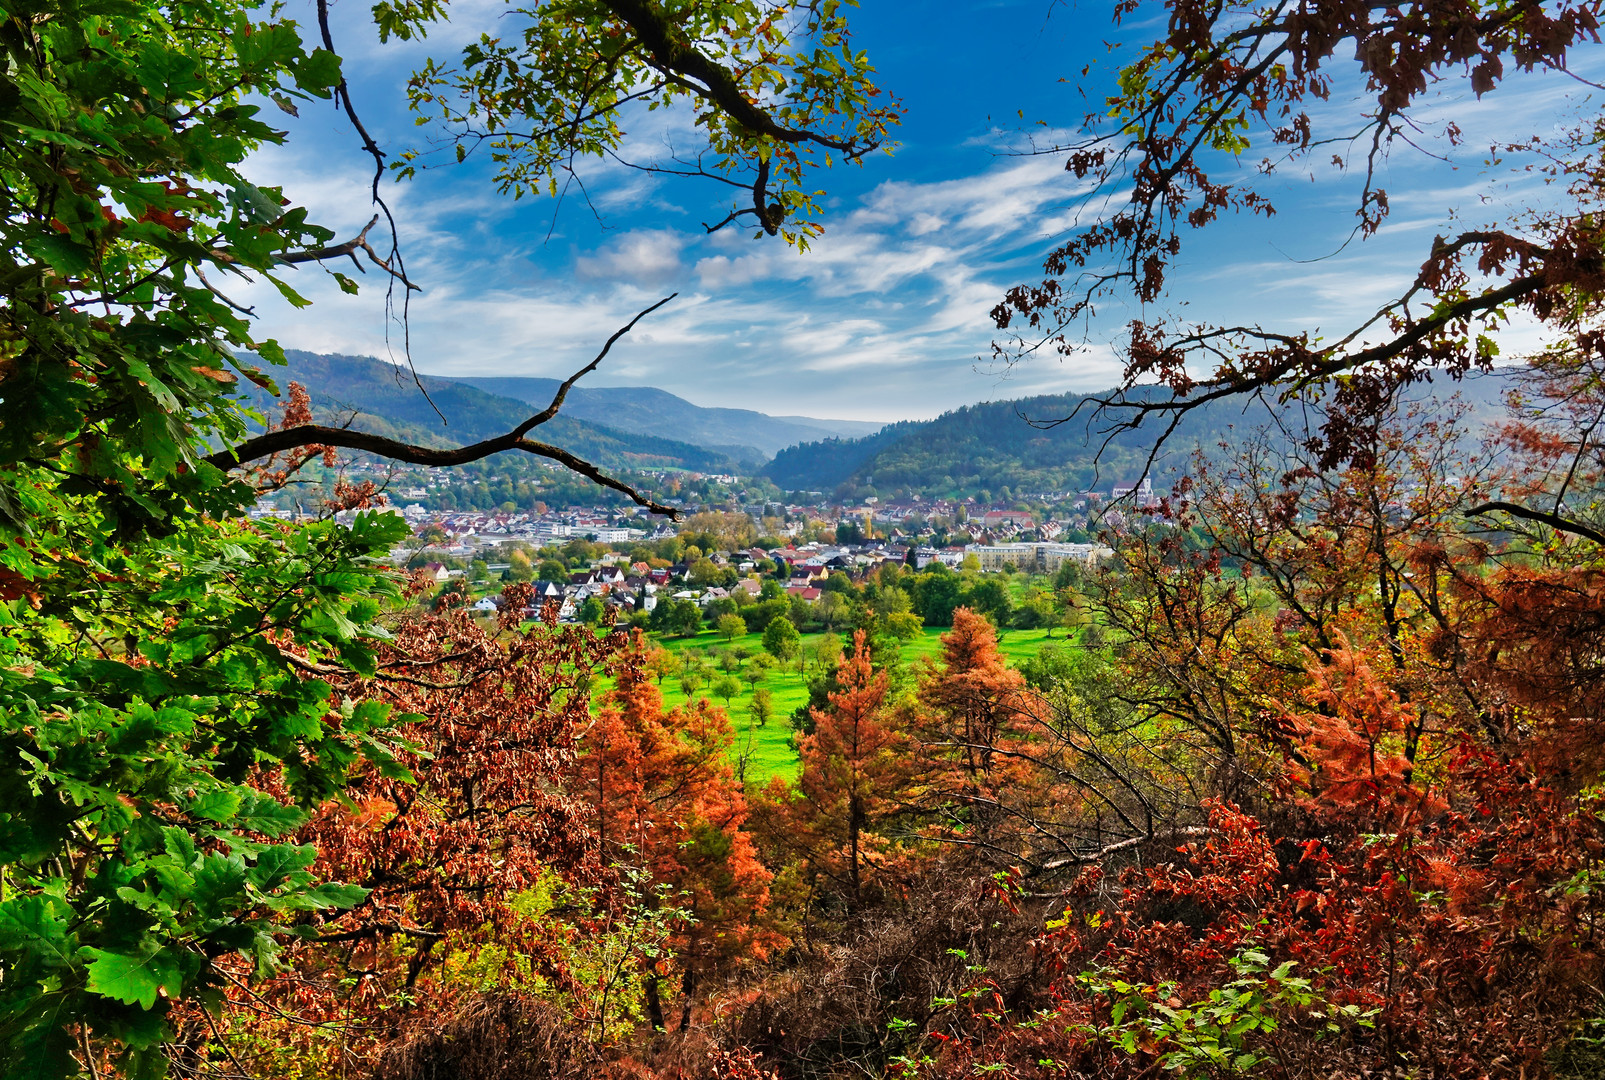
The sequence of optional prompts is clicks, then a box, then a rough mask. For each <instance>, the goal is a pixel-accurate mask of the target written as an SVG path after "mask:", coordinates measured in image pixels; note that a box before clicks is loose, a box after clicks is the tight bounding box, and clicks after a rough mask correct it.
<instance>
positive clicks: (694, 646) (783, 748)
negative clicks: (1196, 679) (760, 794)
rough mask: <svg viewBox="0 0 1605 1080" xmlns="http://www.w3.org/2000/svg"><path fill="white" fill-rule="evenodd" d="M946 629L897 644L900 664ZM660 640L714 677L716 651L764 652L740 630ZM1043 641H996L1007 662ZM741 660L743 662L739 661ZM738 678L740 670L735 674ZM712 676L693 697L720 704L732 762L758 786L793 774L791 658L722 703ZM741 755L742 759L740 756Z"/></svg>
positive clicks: (936, 642) (677, 692) (930, 651)
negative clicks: (702, 661)
mask: <svg viewBox="0 0 1605 1080" xmlns="http://www.w3.org/2000/svg"><path fill="white" fill-rule="evenodd" d="M945 633H947V628H946V627H934V626H928V627H926V628H925V629H924V632H923V633H921V634H920V636H919V637H917V638H915V639H913V640H912V641H909V642H906V643H905V644H904V645H903V648H902V657H903V662H904V663H905V664H909V665H913V664H915V663H917V662H919V661H920V660H921V659H923V658H926V657H935V656H936V655H938V654H939V652H940V651H941V647H942V643H941V640H940V639H941V636H942V635H943V634H945ZM822 636H823V635H821V634H804V635H803V636H802V646H803V651H804V655H805V656H807V655H810V654H811V652H812V650H813V648H814V646H815V645H816V644H817V643H818V641H819V639H820V638H821V637H822ZM836 636H837V638H838V639H839V640H841V641H842V642H843V644H844V645H845V644H846V643H847V642H848V641H849V640H850V639H849V637H848V635H846V634H840V633H839V634H837V635H836ZM652 637H653V640H655V641H656V642H657V643H658V644H659V645H662V646H663V647H664V648H665V649H667V650H669V652H671V653H676V654H679V653H684V652H687V651H694V652H701V653H704V654H705V655H707V656H708V659H709V662H710V664H711V665H712V667H713V671H714V678H717V677H718V675H720V674H723V672H722V671H720V670H719V668H718V665H717V664H716V663H714V662H713V658H714V656H715V655H716V651H717V650H720V649H738V650H740V649H744V650H746V652H747V653H748V654H750V655H757V654H758V653H760V652H762V651H763V635H762V634H743V635H741V636H740V637H737V638H734V639H733V640H731V641H728V642H727V641H726V640H725V639H724V637H723V636H722V635H720V634H718V633H717V632H715V631H713V630H704V631H702V632H701V633H699V634H697V635H696V636H695V637H685V638H677V637H663V638H660V637H658V636H657V635H652ZM1046 640H1048V632H1047V631H1046V630H1008V631H1005V632H1004V634H1003V637H1002V640H1001V641H999V642H998V651H999V652H1001V653H1002V654H1003V656H1004V659H1005V660H1007V661H1008V663H1009V664H1010V665H1011V666H1016V665H1019V664H1020V663H1022V662H1023V661H1025V660H1028V659H1030V658H1031V657H1033V656H1035V655H1036V653H1037V650H1038V649H1040V648H1041V647H1042V643H1043V642H1044V641H1046ZM1054 640H1055V641H1062V640H1064V633H1063V631H1059V632H1057V633H1056V634H1055V636H1054ZM743 665H745V661H743ZM736 674H737V675H738V677H739V674H740V673H739V672H737V673H736ZM710 683H711V680H709V681H705V682H704V684H703V685H702V686H699V687H698V688H697V689H696V691H695V696H696V697H697V698H706V699H707V700H709V701H711V702H713V703H714V704H715V705H718V706H720V707H721V708H723V709H724V710H725V712H726V713H727V714H728V715H729V717H730V727H731V729H732V730H733V731H734V733H735V744H734V745H733V746H732V747H731V750H730V753H731V756H732V758H733V759H735V761H736V762H737V767H738V768H739V769H742V770H743V774H744V776H745V777H746V779H747V781H748V782H749V783H753V784H756V785H759V786H761V785H763V784H765V783H767V782H768V781H769V778H770V777H772V776H781V777H784V778H785V779H787V780H792V779H795V778H796V775H797V764H798V760H797V750H796V747H795V745H794V744H793V738H794V734H795V732H794V730H793V728H792V722H791V717H792V714H793V713H794V712H796V711H797V709H799V708H801V707H802V705H803V704H804V703H806V702H807V700H808V685H807V681H806V677H805V676H803V675H799V674H798V672H797V664H796V662H795V661H791V662H789V663H787V664H786V665H785V667H783V668H777V669H775V670H773V671H771V672H769V674H768V675H767V676H766V677H765V678H764V680H763V681H762V682H760V683H758V684H757V687H753V686H751V685H749V684H748V683H747V682H746V681H745V680H743V681H742V683H741V693H739V694H736V695H734V696H732V697H731V698H730V700H729V702H728V703H727V702H726V701H725V699H724V698H722V697H720V696H718V695H716V694H714V693H712V690H711V685H710ZM659 686H660V688H661V690H662V692H663V699H664V702H665V704H667V705H668V706H670V707H673V706H676V705H684V704H685V703H686V701H687V698H686V695H685V693H684V691H682V690H681V688H680V683H679V680H678V678H676V677H675V676H673V675H670V676H667V677H665V678H664V679H663V681H662V682H661V683H660V684H659ZM760 688H762V689H768V691H769V693H770V698H771V702H772V705H773V713H772V715H771V716H770V719H769V722H768V723H767V724H764V725H762V726H759V725H757V724H755V723H754V722H753V719H752V711H751V710H752V696H753V691H754V690H755V689H760ZM743 759H744V760H743Z"/></svg>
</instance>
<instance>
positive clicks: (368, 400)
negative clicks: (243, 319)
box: [260, 349, 762, 471]
mask: <svg viewBox="0 0 1605 1080" xmlns="http://www.w3.org/2000/svg"><path fill="white" fill-rule="evenodd" d="M285 356H286V357H287V358H288V360H289V362H290V364H289V367H288V368H275V367H271V366H264V369H265V370H266V371H267V373H268V374H269V375H271V376H272V377H273V379H274V380H275V381H276V382H278V384H279V386H280V388H281V389H282V388H283V387H285V386H287V385H288V384H289V383H290V382H291V381H292V380H294V381H295V382H299V383H301V384H302V385H304V386H305V387H306V388H307V392H308V393H309V394H311V395H312V406H313V410H314V412H315V414H316V417H317V420H318V422H320V423H344V422H345V420H346V419H347V418H348V417H354V419H353V421H352V426H353V427H356V428H358V429H360V430H363V431H371V432H374V433H375V434H380V435H386V436H389V437H391V438H398V439H403V440H406V441H408V442H413V443H418V444H420V445H427V446H460V445H462V444H464V443H470V442H475V441H477V440H479V439H484V438H488V437H490V436H492V435H500V434H502V433H503V432H505V431H509V430H511V429H512V428H513V427H515V426H517V425H518V424H519V423H520V422H521V421H523V420H525V419H527V418H528V417H529V415H530V413H531V412H532V411H533V410H531V409H530V408H529V406H528V405H527V404H526V403H525V402H522V401H516V400H514V399H512V398H507V397H499V396H497V395H495V394H491V393H487V392H485V391H484V390H481V389H478V388H476V387H472V386H465V385H463V384H461V383H458V382H456V381H453V380H450V379H442V378H436V377H434V376H431V375H424V376H421V377H420V380H419V381H420V382H422V384H423V388H424V391H427V393H428V396H427V397H426V396H425V394H424V392H423V391H420V389H419V387H418V385H417V383H414V382H413V378H412V373H411V372H409V371H406V370H405V369H399V368H397V367H396V366H395V365H393V364H389V363H385V362H384V361H381V360H375V359H374V358H373V357H370V356H338V355H334V356H326V355H320V354H318V353H309V352H302V351H300V350H297V349H288V350H286V351H285ZM260 397H261V400H262V404H264V405H266V404H267V401H268V398H267V395H266V394H265V393H263V394H261V395H260ZM542 404H543V405H544V404H545V402H543V403H542ZM437 410H438V411H437ZM530 437H531V438H535V439H540V440H541V441H543V442H549V443H552V444H554V445H557V446H561V447H562V448H563V449H565V450H568V451H570V452H571V453H574V454H578V455H579V456H580V457H583V458H585V459H587V460H589V461H591V462H593V463H595V464H597V465H601V466H604V467H606V468H610V469H621V468H643V467H668V468H685V469H696V470H701V471H725V470H730V469H736V468H738V467H740V464H741V463H742V462H743V461H745V462H748V463H749V467H750V466H751V465H753V464H757V463H758V462H759V461H761V460H762V455H757V454H754V453H752V452H751V451H750V448H732V449H735V450H737V453H726V452H722V451H720V450H715V449H710V448H708V447H706V446H699V445H694V444H692V443H688V442H683V441H679V440H675V439H667V438H658V437H655V436H651V435H643V434H638V433H634V432H621V431H618V430H615V429H613V428H610V427H607V426H605V425H603V424H597V423H590V422H587V421H585V420H582V419H579V418H577V417H575V416H572V415H570V413H569V411H568V410H567V409H565V410H564V411H563V412H561V413H559V414H558V415H557V416H556V417H554V418H553V419H552V420H550V421H549V422H547V423H545V424H543V425H541V426H540V427H539V428H537V429H535V430H534V431H532V432H531V433H530Z"/></svg>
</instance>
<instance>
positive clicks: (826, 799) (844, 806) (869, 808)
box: [789, 630, 913, 902]
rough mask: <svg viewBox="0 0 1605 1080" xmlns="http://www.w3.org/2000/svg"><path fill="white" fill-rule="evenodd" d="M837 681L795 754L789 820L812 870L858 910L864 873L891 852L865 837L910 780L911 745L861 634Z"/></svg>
mask: <svg viewBox="0 0 1605 1080" xmlns="http://www.w3.org/2000/svg"><path fill="white" fill-rule="evenodd" d="M836 678H837V681H838V682H839V683H840V684H841V689H840V690H839V691H833V692H832V693H831V694H830V695H829V700H830V706H829V708H826V709H814V710H813V720H814V730H813V733H812V734H810V735H808V736H805V737H804V738H803V740H802V742H801V745H800V746H799V751H800V753H801V757H802V774H801V776H800V778H799V780H798V790H799V793H800V795H801V798H800V799H797V800H794V801H792V802H791V804H790V815H789V817H790V819H791V822H792V824H793V825H794V826H795V829H796V832H795V836H794V839H795V840H796V841H797V842H800V843H802V844H803V845H805V846H806V848H807V849H808V850H807V851H806V855H807V858H808V862H809V864H810V868H811V869H812V870H813V871H814V872H815V873H818V874H822V875H824V876H825V877H826V878H828V879H830V880H833V881H835V882H836V883H837V884H838V885H839V886H841V887H842V888H844V889H845V890H846V891H847V893H848V895H849V896H850V897H851V899H852V900H853V901H854V902H857V901H859V900H860V899H862V898H863V896H864V894H865V885H866V883H865V876H866V871H867V870H869V869H870V868H871V867H873V866H875V865H877V864H879V863H880V862H882V860H883V858H884V856H885V855H886V854H887V849H888V847H889V845H888V844H887V843H886V842H885V840H884V839H882V838H881V837H879V836H876V835H874V834H873V833H872V832H871V829H872V828H873V827H874V826H875V824H876V823H877V822H878V821H879V820H881V819H882V818H884V817H885V816H887V815H888V814H889V813H890V812H892V811H893V810H895V809H896V808H897V807H898V806H900V805H901V804H900V802H899V801H898V800H899V797H900V796H901V794H902V792H903V789H904V787H905V785H906V784H907V783H908V781H909V779H910V777H911V775H912V773H913V769H912V760H911V756H910V747H911V741H910V740H909V738H908V736H907V735H906V734H905V733H904V732H903V731H902V730H900V727H899V725H898V724H897V723H896V720H895V717H894V716H893V715H892V713H891V711H890V710H889V708H888V707H887V702H886V692H887V686H888V683H889V680H888V678H887V676H886V673H885V672H877V671H875V670H874V667H873V666H872V665H871V663H870V654H869V646H868V644H867V642H866V639H865V635H864V632H863V631H862V630H859V631H856V632H855V633H854V634H853V650H852V653H851V655H849V656H848V657H846V658H845V659H844V660H843V661H842V663H841V666H840V668H839V669H838V670H837V673H836Z"/></svg>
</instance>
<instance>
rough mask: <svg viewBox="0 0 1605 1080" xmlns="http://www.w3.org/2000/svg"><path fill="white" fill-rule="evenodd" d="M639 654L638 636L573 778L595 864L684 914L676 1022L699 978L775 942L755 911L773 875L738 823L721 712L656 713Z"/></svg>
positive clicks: (651, 988) (651, 999) (653, 978)
mask: <svg viewBox="0 0 1605 1080" xmlns="http://www.w3.org/2000/svg"><path fill="white" fill-rule="evenodd" d="M642 657H643V652H642V645H641V642H640V640H639V638H637V640H636V641H635V642H634V643H633V644H632V646H631V647H630V648H629V649H628V650H627V651H626V652H624V653H623V654H622V655H621V656H620V658H619V660H618V662H617V663H616V665H615V669H614V677H615V682H614V686H613V688H612V689H611V690H609V691H607V692H606V693H605V694H603V695H602V697H601V700H600V705H601V708H600V710H599V712H598V715H597V717H596V719H595V721H594V723H593V724H592V726H591V728H590V730H589V731H588V732H587V734H586V736H585V738H584V749H583V753H582V755H581V756H580V758H579V760H578V762H577V764H576V769H575V774H576V786H580V785H583V786H584V787H585V788H588V789H589V797H590V800H591V802H592V804H593V806H594V808H595V814H596V822H597V833H598V835H599V837H600V848H601V857H602V859H603V861H604V862H606V863H620V864H638V865H640V866H641V867H643V868H644V869H645V870H646V872H647V874H648V876H649V877H650V879H651V881H652V882H654V883H655V884H657V885H660V886H663V887H665V891H666V892H667V894H668V895H669V898H670V899H671V901H672V902H674V903H675V904H677V905H678V906H680V907H682V908H683V909H685V910H686V911H687V912H688V913H689V916H690V917H689V918H688V919H686V920H684V921H683V922H682V923H681V924H680V925H679V926H678V927H677V928H676V931H677V932H676V934H675V935H674V937H673V939H672V944H673V947H674V949H675V951H676V952H677V954H678V958H679V964H680V969H681V975H682V987H683V992H684V995H685V1000H684V1003H683V1006H682V1013H681V1024H682V1026H685V1025H686V1024H688V1023H689V1020H690V1008H691V1001H692V998H691V995H692V993H693V991H694V990H695V989H696V986H697V984H698V982H699V979H700V977H701V976H702V975H704V974H707V973H709V972H711V971H713V970H718V969H721V968H724V967H726V966H728V965H729V964H731V963H732V962H734V961H735V960H736V959H737V958H740V957H754V956H760V957H761V956H762V955H763V953H764V952H766V951H767V949H768V947H769V946H770V945H771V944H772V943H773V940H774V936H773V935H772V934H771V933H769V932H767V931H766V930H765V929H764V928H763V926H762V924H761V918H760V917H761V916H762V915H763V913H764V911H765V909H766V908H767V907H768V903H769V889H768V886H769V879H770V874H769V871H768V870H766V869H765V868H764V867H763V865H762V864H761V863H760V862H759V861H758V859H757V855H756V852H755V850H754V847H753V843H752V838H751V837H750V836H749V835H748V833H747V832H746V830H745V826H746V822H747V814H748V807H747V800H746V798H745V796H744V795H743V794H742V792H741V787H740V785H739V783H738V782H737V781H736V778H735V774H734V772H733V770H732V768H731V765H730V762H729V759H728V757H727V755H726V751H727V750H728V748H729V747H730V745H731V743H732V741H733V736H732V735H731V732H730V723H729V720H728V719H727V718H726V716H725V714H724V712H723V711H722V710H720V709H718V708H716V707H714V706H713V705H711V704H709V703H708V702H707V701H699V702H695V703H692V704H690V705H688V706H686V707H684V708H676V709H670V710H665V709H664V705H663V695H662V694H661V693H660V692H659V690H658V688H657V686H656V685H655V684H654V683H653V681H652V677H651V675H650V674H649V673H648V672H647V670H646V669H645V668H644V667H643V664H642ZM659 974H660V973H659V972H657V971H653V972H650V973H649V977H648V982H647V999H648V1000H647V1006H648V1011H649V1013H650V1014H651V1018H652V1020H653V1022H654V1024H655V1025H657V1026H662V1022H663V1018H662V1006H661V1003H660V999H659V996H658V994H659V990H658V985H657V976H658V975H659Z"/></svg>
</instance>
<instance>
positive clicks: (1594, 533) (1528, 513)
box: [1466, 499, 1605, 545]
mask: <svg viewBox="0 0 1605 1080" xmlns="http://www.w3.org/2000/svg"><path fill="white" fill-rule="evenodd" d="M1496 511H1503V512H1504V513H1506V514H1509V515H1510V516H1511V517H1515V518H1521V519H1522V520H1523V521H1533V522H1537V523H1538V524H1540V525H1548V526H1549V527H1550V528H1551V529H1554V530H1555V531H1556V532H1563V533H1571V534H1572V535H1573V536H1581V537H1582V538H1583V539H1585V540H1592V541H1594V543H1596V544H1602V545H1605V533H1602V532H1600V531H1599V530H1598V529H1591V528H1589V527H1588V526H1587V525H1584V524H1583V523H1582V522H1579V521H1572V520H1570V519H1569V518H1563V517H1561V516H1560V515H1559V514H1553V513H1550V512H1548V511H1546V510H1534V509H1532V508H1531V507H1526V506H1522V505H1521V504H1520V503H1513V502H1505V501H1503V500H1500V499H1495V500H1493V501H1491V502H1485V503H1481V504H1479V505H1477V506H1473V507H1472V508H1471V509H1469V510H1467V511H1466V516H1467V517H1477V516H1478V515H1481V514H1490V513H1494V512H1496Z"/></svg>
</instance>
